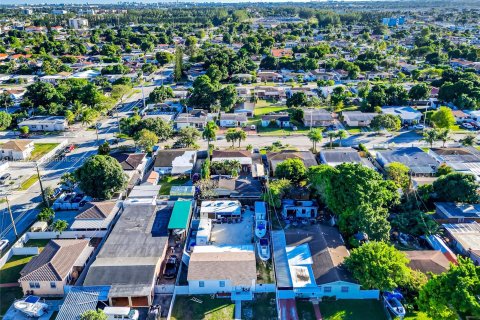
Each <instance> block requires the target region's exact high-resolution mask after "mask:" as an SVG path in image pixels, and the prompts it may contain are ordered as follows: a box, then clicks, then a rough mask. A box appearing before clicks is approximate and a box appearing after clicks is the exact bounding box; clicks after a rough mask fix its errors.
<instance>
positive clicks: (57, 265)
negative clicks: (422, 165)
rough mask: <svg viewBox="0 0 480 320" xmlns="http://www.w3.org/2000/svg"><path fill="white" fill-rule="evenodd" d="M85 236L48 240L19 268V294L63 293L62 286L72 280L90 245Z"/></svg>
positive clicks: (88, 254)
mask: <svg viewBox="0 0 480 320" xmlns="http://www.w3.org/2000/svg"><path fill="white" fill-rule="evenodd" d="M89 242H90V241H89V240H88V239H68V240H67V239H54V240H50V242H48V244H47V245H46V246H45V248H43V250H42V252H40V254H39V255H38V256H36V257H33V258H32V260H30V262H29V263H27V265H25V267H23V269H22V270H21V271H20V278H19V279H18V283H19V284H20V287H21V288H22V291H23V294H25V295H28V294H31V295H37V296H63V294H64V287H65V286H67V285H73V284H75V282H76V280H77V279H78V277H79V276H80V273H81V272H82V271H83V269H84V267H85V265H86V263H87V261H88V260H89V258H90V256H91V254H92V252H93V250H94V248H93V247H90V246H89Z"/></svg>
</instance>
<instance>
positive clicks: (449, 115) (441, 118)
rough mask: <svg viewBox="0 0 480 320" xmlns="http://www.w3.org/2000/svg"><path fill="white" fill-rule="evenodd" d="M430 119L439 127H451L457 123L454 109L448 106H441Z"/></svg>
mask: <svg viewBox="0 0 480 320" xmlns="http://www.w3.org/2000/svg"><path fill="white" fill-rule="evenodd" d="M430 120H431V121H432V123H433V124H434V125H435V127H437V128H442V129H450V128H451V127H452V126H454V125H455V116H454V115H453V112H452V109H450V108H447V107H440V108H439V109H438V110H437V111H435V112H434V113H433V114H432V117H431V118H430Z"/></svg>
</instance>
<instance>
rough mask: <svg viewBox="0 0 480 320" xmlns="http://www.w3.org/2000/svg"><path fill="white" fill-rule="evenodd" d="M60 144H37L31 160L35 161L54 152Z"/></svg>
mask: <svg viewBox="0 0 480 320" xmlns="http://www.w3.org/2000/svg"><path fill="white" fill-rule="evenodd" d="M58 145H59V143H35V145H34V147H33V151H32V154H31V155H30V160H31V161H35V160H38V159H40V158H41V157H43V156H44V155H46V154H47V153H49V152H50V151H52V150H53V149H54V148H55V147H56V146H58Z"/></svg>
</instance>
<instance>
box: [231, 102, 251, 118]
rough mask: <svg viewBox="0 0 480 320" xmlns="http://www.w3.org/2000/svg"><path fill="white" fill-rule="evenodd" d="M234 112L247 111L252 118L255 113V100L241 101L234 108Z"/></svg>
mask: <svg viewBox="0 0 480 320" xmlns="http://www.w3.org/2000/svg"><path fill="white" fill-rule="evenodd" d="M233 112H234V113H245V114H246V115H247V117H249V118H251V117H253V116H254V115H255V102H241V103H239V104H237V105H236V106H235V108H234V109H233Z"/></svg>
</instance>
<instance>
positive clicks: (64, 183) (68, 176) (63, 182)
mask: <svg viewBox="0 0 480 320" xmlns="http://www.w3.org/2000/svg"><path fill="white" fill-rule="evenodd" d="M77 182H78V181H77V178H76V177H75V174H73V173H71V172H66V173H64V174H63V175H62V176H61V177H60V186H61V187H62V188H63V189H65V190H67V191H70V192H71V191H73V189H74V188H75V184H76V183H77Z"/></svg>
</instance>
